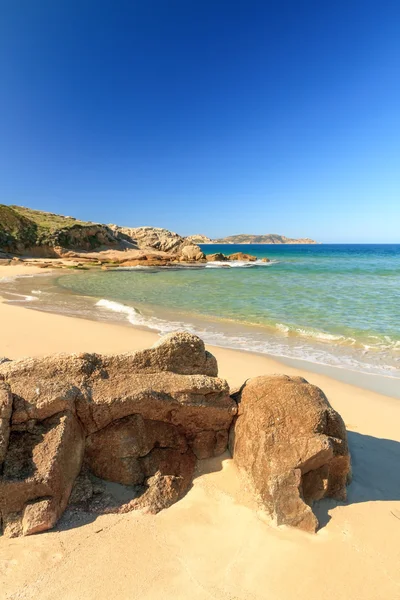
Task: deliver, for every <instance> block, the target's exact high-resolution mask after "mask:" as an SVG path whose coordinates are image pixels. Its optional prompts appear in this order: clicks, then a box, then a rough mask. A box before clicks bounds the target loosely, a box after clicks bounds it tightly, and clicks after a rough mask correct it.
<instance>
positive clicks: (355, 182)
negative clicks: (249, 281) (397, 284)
mask: <svg viewBox="0 0 400 600" xmlns="http://www.w3.org/2000/svg"><path fill="white" fill-rule="evenodd" d="M0 77H1V86H0V202H4V203H10V204H11V203H15V204H23V205H25V206H30V207H33V208H39V209H42V210H49V211H54V212H61V213H64V214H70V215H74V216H76V217H79V218H82V219H90V220H96V221H100V222H116V223H119V224H124V225H131V226H138V225H155V226H161V227H167V228H169V229H173V230H175V231H178V232H180V233H182V234H190V233H197V232H202V233H206V234H208V235H210V236H221V235H230V234H234V233H269V232H274V233H282V234H285V235H288V236H295V237H297V236H299V237H300V236H301V237H303V236H309V237H314V238H316V239H318V240H320V241H325V242H400V2H398V1H397V0H396V1H392V2H388V1H387V0H382V1H381V2H378V1H375V2H369V1H368V0H364V1H360V2H358V1H357V2H356V1H353V0H347V1H346V2H344V1H341V0H337V1H336V2H321V1H320V0H316V1H307V0H304V1H303V2H299V1H298V0H294V1H285V0H280V1H278V0H276V1H273V2H268V1H266V0H264V1H263V2H252V1H251V0H248V1H247V2H244V1H243V2H235V1H231V2H220V1H218V0H213V1H209V0H202V1H201V2H196V1H194V0H192V1H188V0H182V1H175V0H142V1H140V2H138V1H135V0H129V1H123V0H114V1H111V0H108V1H103V0H96V1H94V0H79V2H78V1H76V0H68V1H65V0H57V2H54V0H36V1H34V2H33V1H32V0H4V1H3V2H2V3H1V7H0Z"/></svg>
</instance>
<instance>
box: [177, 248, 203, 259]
mask: <svg viewBox="0 0 400 600" xmlns="http://www.w3.org/2000/svg"><path fill="white" fill-rule="evenodd" d="M205 258H206V257H205V254H204V252H203V251H202V250H201V249H200V248H199V246H195V245H190V246H184V247H183V248H182V249H181V252H180V260H181V261H182V262H195V261H203V260H205Z"/></svg>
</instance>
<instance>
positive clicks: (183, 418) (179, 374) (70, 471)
mask: <svg viewBox="0 0 400 600" xmlns="http://www.w3.org/2000/svg"><path fill="white" fill-rule="evenodd" d="M217 373H218V369H217V363H216V360H215V358H214V357H213V356H212V355H211V354H209V353H208V352H207V351H206V350H205V348H204V343H203V342H202V341H201V340H200V339H199V338H198V337H196V336H193V335H190V334H187V333H175V334H170V335H167V336H165V337H164V338H162V339H161V340H160V341H159V342H158V343H157V344H156V345H155V346H153V348H150V349H148V350H143V351H141V352H136V353H127V354H120V355H111V356H101V355H98V354H80V355H54V356H49V357H44V358H28V359H23V360H17V361H12V362H6V363H3V364H1V365H0V411H1V412H0V419H1V420H0V469H2V470H1V471H0V475H1V477H0V514H1V517H2V521H3V531H4V533H5V534H6V535H10V536H15V535H19V534H21V533H23V534H25V535H28V534H30V533H36V532H39V531H44V530H46V529H50V528H51V527H53V526H54V524H55V523H56V522H57V520H58V518H59V517H60V515H61V514H62V512H63V511H64V510H65V507H66V505H67V503H68V499H69V497H70V494H71V490H72V487H73V485H74V482H75V480H76V478H77V476H78V475H79V473H80V472H81V468H82V469H83V471H84V472H85V473H86V474H87V473H89V474H91V475H93V476H96V477H98V478H101V479H102V480H107V481H110V482H114V483H118V484H123V485H129V486H139V488H140V491H141V493H140V494H139V495H138V497H137V498H135V499H134V500H132V501H131V502H129V503H125V504H124V506H123V507H122V508H121V507H120V508H121V510H123V511H126V510H132V509H135V508H141V509H146V510H149V511H151V512H157V510H161V508H165V507H166V506H169V505H170V504H171V503H172V502H175V501H176V500H178V499H179V498H180V497H181V496H182V495H183V494H184V493H185V492H186V491H187V489H188V488H189V486H190V484H191V481H192V477H193V472H194V468H195V465H196V461H197V459H198V458H206V457H211V456H216V455H218V454H221V453H222V452H224V451H225V449H226V447H227V441H228V431H229V427H230V425H231V422H232V418H233V416H234V415H235V413H236V410H237V407H236V403H235V402H234V401H233V400H232V399H231V398H230V396H229V387H228V384H227V383H226V381H224V380H222V379H219V378H218V377H217ZM2 463H3V464H2ZM82 481H85V482H86V483H85V484H84V485H83V484H82ZM82 490H83V492H82ZM90 490H91V491H90ZM93 493H94V491H93V486H92V484H91V483H90V482H89V483H88V479H87V478H86V479H85V478H79V485H78V486H77V490H76V492H74V497H75V500H76V498H79V497H80V498H81V500H82V498H84V500H85V501H88V500H89V499H90V496H91V494H93ZM98 505H99V506H100V505H101V502H98Z"/></svg>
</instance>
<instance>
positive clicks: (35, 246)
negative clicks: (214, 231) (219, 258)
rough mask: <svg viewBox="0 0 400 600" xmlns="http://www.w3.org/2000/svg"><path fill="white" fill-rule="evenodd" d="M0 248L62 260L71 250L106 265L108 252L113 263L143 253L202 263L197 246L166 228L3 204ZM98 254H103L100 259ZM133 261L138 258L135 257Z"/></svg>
mask: <svg viewBox="0 0 400 600" xmlns="http://www.w3.org/2000/svg"><path fill="white" fill-rule="evenodd" d="M184 248H185V252H183V249H184ZM186 248H191V250H190V251H189V250H187V249H186ZM1 249H2V250H4V251H5V252H6V253H16V254H23V255H28V256H34V257H43V258H59V257H63V258H65V259H68V258H69V256H68V253H69V252H71V251H72V252H73V253H74V256H73V257H72V258H82V259H84V258H85V254H86V255H87V253H93V252H97V253H98V255H97V257H95V258H99V259H100V260H102V258H104V262H107V256H106V254H105V253H106V252H107V251H111V252H112V251H113V252H114V253H115V254H116V256H115V259H116V262H120V261H122V260H124V259H127V258H128V257H126V256H124V254H125V253H127V252H132V251H143V252H142V254H145V255H146V256H147V257H148V258H151V257H152V255H153V254H155V259H154V260H156V259H158V260H159V261H162V259H163V258H164V257H162V256H161V257H160V256H158V253H162V254H165V255H166V256H165V260H164V263H166V262H167V258H172V257H173V259H174V260H176V261H177V262H179V261H180V260H181V259H182V260H185V261H186V260H193V261H196V260H204V255H203V253H202V252H201V250H200V248H199V247H198V246H195V245H194V244H193V242H192V241H190V240H187V239H186V238H183V237H181V236H180V235H178V234H177V233H174V232H172V231H168V230H167V229H161V228H159V227H119V226H117V225H103V224H101V223H92V222H84V221H78V220H77V219H75V218H73V217H65V216H63V215H57V214H54V213H49V212H44V211H40V210H33V209H30V208H26V207H23V206H6V205H3V204H0V250H1ZM100 253H104V255H103V257H101V256H100ZM138 253H139V252H138ZM190 257H193V258H190ZM196 257H197V258H196ZM5 258H8V257H7V256H5ZM91 258H93V257H91ZM129 258H131V257H129ZM132 260H139V258H136V257H135V258H132Z"/></svg>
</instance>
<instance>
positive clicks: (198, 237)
mask: <svg viewBox="0 0 400 600" xmlns="http://www.w3.org/2000/svg"><path fill="white" fill-rule="evenodd" d="M186 240H187V241H188V242H190V243H191V244H212V243H213V241H212V239H210V238H209V237H207V236H206V235H203V234H202V233H197V234H196V233H195V234H194V235H188V236H187V238H186Z"/></svg>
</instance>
